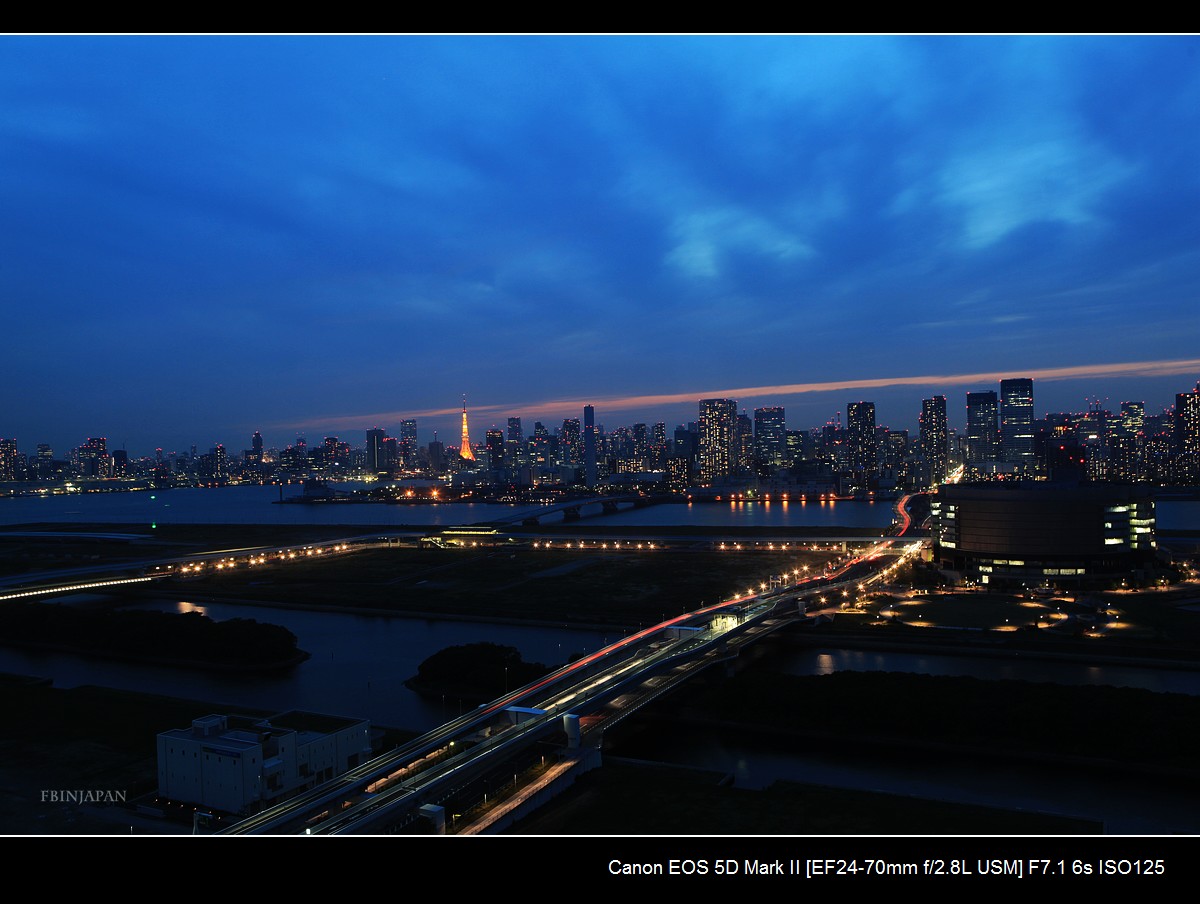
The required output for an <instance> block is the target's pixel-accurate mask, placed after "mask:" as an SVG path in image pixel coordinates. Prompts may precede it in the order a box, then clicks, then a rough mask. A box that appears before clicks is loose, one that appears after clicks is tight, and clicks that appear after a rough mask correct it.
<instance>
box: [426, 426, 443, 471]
mask: <svg viewBox="0 0 1200 904" xmlns="http://www.w3.org/2000/svg"><path fill="white" fill-rule="evenodd" d="M429 467H430V469H431V470H432V471H433V473H435V474H441V473H442V472H443V471H445V470H446V448H445V447H444V446H443V445H442V444H441V442H440V441H439V440H438V435H437V431H436V430H434V431H433V441H432V442H431V443H430V444H429Z"/></svg>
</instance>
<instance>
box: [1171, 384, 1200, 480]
mask: <svg viewBox="0 0 1200 904" xmlns="http://www.w3.org/2000/svg"><path fill="white" fill-rule="evenodd" d="M1175 483H1178V484H1185V485H1188V486H1197V485H1200V383H1197V384H1196V388H1195V389H1193V390H1192V391H1191V392H1181V393H1179V394H1178V395H1176V396H1175Z"/></svg>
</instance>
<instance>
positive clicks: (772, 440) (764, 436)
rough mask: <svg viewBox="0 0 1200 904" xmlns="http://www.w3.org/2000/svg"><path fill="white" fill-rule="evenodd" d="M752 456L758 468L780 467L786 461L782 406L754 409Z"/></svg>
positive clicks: (785, 435) (785, 437) (785, 436)
mask: <svg viewBox="0 0 1200 904" xmlns="http://www.w3.org/2000/svg"><path fill="white" fill-rule="evenodd" d="M754 457H755V459H756V461H757V464H758V466H759V467H760V468H763V467H768V468H778V467H782V466H783V464H784V463H785V462H786V461H787V426H786V425H785V423H784V420H783V409H782V408H755V409H754Z"/></svg>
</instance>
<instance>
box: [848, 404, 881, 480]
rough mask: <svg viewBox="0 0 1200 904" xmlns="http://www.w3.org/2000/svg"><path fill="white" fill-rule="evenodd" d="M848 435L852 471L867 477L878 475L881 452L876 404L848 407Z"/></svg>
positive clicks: (850, 405) (851, 405)
mask: <svg viewBox="0 0 1200 904" xmlns="http://www.w3.org/2000/svg"><path fill="white" fill-rule="evenodd" d="M846 434H847V436H846V440H847V442H848V443H849V446H850V449H849V454H850V467H851V469H853V470H855V471H858V472H861V473H863V474H866V475H872V474H875V473H877V472H878V471H879V450H878V448H877V446H876V444H875V403H874V402H851V403H850V404H849V405H847V406H846Z"/></svg>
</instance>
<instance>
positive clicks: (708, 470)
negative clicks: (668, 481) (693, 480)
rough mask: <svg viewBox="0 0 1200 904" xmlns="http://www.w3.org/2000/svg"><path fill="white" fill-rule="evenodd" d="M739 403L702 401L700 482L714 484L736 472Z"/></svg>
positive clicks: (724, 400)
mask: <svg viewBox="0 0 1200 904" xmlns="http://www.w3.org/2000/svg"><path fill="white" fill-rule="evenodd" d="M736 442H737V402H735V401H733V400H732V399H701V400H700V481H701V483H705V484H711V483H713V482H714V481H717V480H720V479H722V478H725V477H728V476H730V475H731V474H732V473H733V469H734V466H735V463H736V461H737V447H736Z"/></svg>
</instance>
